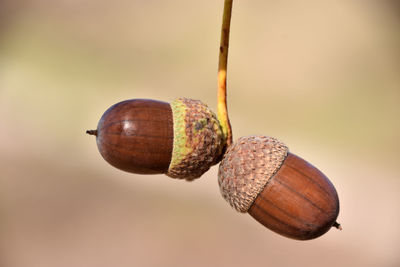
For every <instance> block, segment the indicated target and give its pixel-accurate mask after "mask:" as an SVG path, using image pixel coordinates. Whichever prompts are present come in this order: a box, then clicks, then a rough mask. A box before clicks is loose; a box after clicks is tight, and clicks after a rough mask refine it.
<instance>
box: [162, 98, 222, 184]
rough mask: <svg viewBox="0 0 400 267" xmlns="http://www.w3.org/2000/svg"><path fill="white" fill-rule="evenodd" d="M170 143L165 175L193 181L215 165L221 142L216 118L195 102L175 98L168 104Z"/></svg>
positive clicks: (219, 128) (205, 107)
mask: <svg viewBox="0 0 400 267" xmlns="http://www.w3.org/2000/svg"><path fill="white" fill-rule="evenodd" d="M171 109H172V115H173V128H174V141H173V149H172V157H171V162H170V165H169V168H168V172H167V173H166V174H167V175H168V176H170V177H172V178H184V179H187V180H193V179H195V178H198V177H200V176H201V175H202V174H203V173H205V172H206V171H207V170H208V169H209V168H210V167H211V166H212V165H214V164H216V163H218V161H219V160H220V158H221V154H222V151H223V148H224V145H225V139H224V136H223V133H222V130H221V126H220V124H219V121H218V119H217V117H216V115H215V114H214V113H213V112H212V111H211V110H210V109H209V108H208V106H207V105H206V104H204V103H202V102H201V101H199V100H192V99H187V98H178V99H176V100H175V101H173V102H172V103H171Z"/></svg>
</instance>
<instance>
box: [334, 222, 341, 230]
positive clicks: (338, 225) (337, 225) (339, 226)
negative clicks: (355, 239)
mask: <svg viewBox="0 0 400 267" xmlns="http://www.w3.org/2000/svg"><path fill="white" fill-rule="evenodd" d="M332 226H333V227H335V228H337V229H339V230H340V231H342V229H343V228H342V226H341V225H340V223H338V222H334V223H333V225H332Z"/></svg>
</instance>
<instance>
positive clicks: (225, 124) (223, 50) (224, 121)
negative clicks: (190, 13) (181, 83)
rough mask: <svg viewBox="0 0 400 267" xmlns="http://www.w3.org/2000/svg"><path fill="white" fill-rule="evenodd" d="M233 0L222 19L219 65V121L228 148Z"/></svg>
mask: <svg viewBox="0 0 400 267" xmlns="http://www.w3.org/2000/svg"><path fill="white" fill-rule="evenodd" d="M232 4H233V0H225V2H224V14H223V18H222V28H221V43H220V47H219V64H218V120H219V121H220V123H221V127H222V131H223V133H224V136H225V137H226V144H227V146H229V145H231V144H232V127H231V123H230V122H229V117H228V108H227V104H226V102H227V101H226V76H227V74H226V73H227V65H228V48H229V31H230V26H231V15H232Z"/></svg>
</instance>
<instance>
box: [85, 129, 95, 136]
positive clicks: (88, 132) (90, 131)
mask: <svg viewBox="0 0 400 267" xmlns="http://www.w3.org/2000/svg"><path fill="white" fill-rule="evenodd" d="M86 133H87V134H88V135H95V136H97V130H87V131H86Z"/></svg>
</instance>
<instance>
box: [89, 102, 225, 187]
mask: <svg viewBox="0 0 400 267" xmlns="http://www.w3.org/2000/svg"><path fill="white" fill-rule="evenodd" d="M87 133H88V134H91V135H95V136H96V140H97V147H98V149H99V151H100V154H101V155H102V156H103V158H104V159H105V160H106V161H107V162H108V163H110V164H111V165H112V166H114V167H116V168H118V169H121V170H124V171H127V172H132V173H138V174H161V173H164V174H166V175H168V176H170V177H172V178H181V179H186V180H193V179H195V178H198V177H200V176H201V175H202V174H203V173H205V172H206V171H207V170H208V169H209V168H210V167H211V166H212V165H214V164H216V163H218V162H219V161H220V160H221V158H222V153H223V149H224V146H225V138H224V136H223V133H222V130H221V126H220V124H219V122H218V119H217V118H216V115H215V114H214V113H213V112H212V111H211V110H210V109H209V108H208V106H207V105H205V104H204V103H202V102H201V101H199V100H192V99H187V98H178V99H176V100H174V101H173V102H172V103H170V104H169V103H166V102H162V101H157V100H151V99H131V100H126V101H122V102H119V103H117V104H115V105H113V106H111V107H110V108H109V109H108V110H107V111H106V112H105V113H104V114H103V116H102V117H101V119H100V121H99V123H98V126H97V130H89V131H87Z"/></svg>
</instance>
